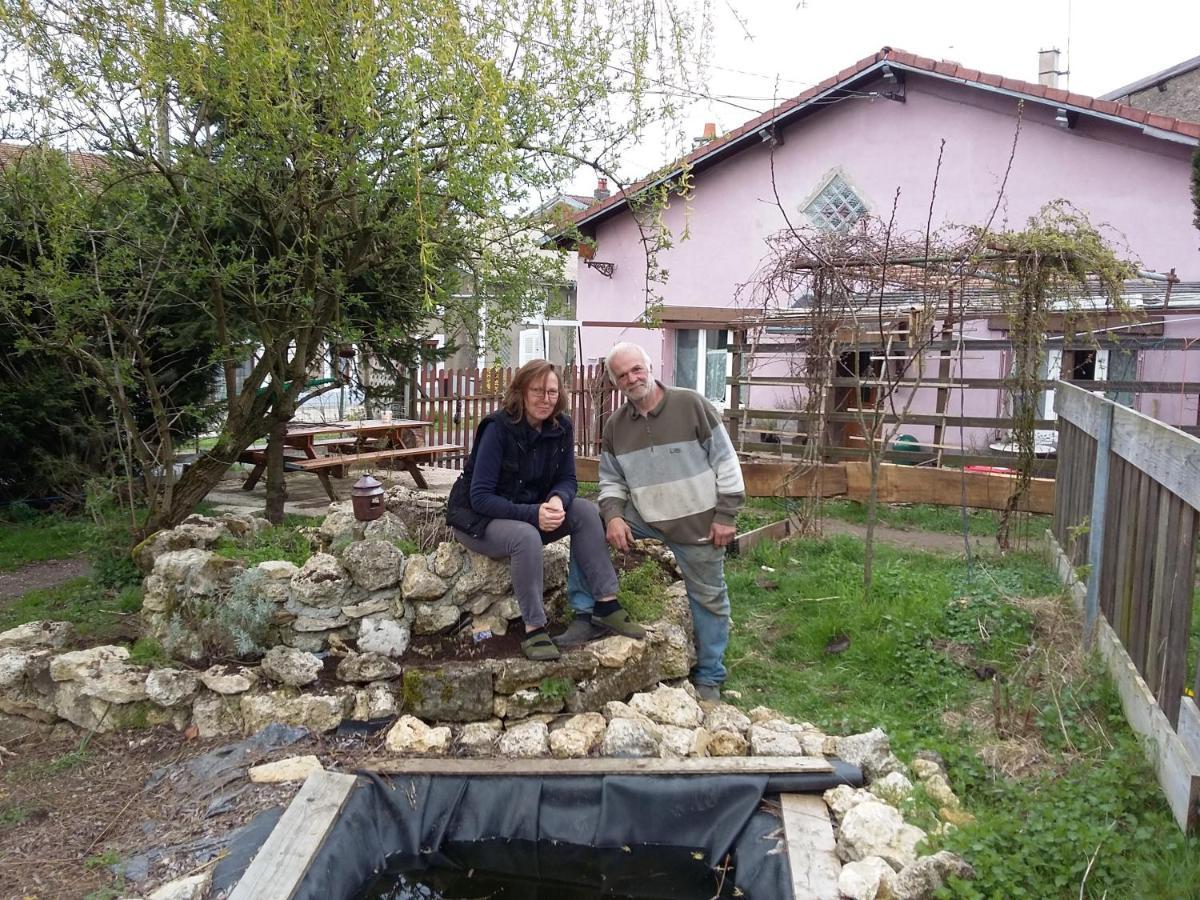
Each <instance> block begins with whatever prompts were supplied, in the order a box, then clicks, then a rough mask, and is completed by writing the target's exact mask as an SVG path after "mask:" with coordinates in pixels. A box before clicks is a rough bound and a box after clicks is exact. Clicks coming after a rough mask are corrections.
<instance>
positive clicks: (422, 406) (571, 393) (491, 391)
mask: <svg viewBox="0 0 1200 900" xmlns="http://www.w3.org/2000/svg"><path fill="white" fill-rule="evenodd" d="M514 374H515V370H514V369H511V368H506V369H500V368H494V369H446V368H434V367H427V368H423V369H419V370H417V371H415V372H414V373H413V379H412V380H413V384H414V385H415V387H416V390H415V391H414V399H413V401H412V406H411V409H410V410H409V415H411V416H412V417H413V418H415V419H423V420H425V421H429V422H432V423H433V426H432V427H431V428H430V429H429V432H428V439H429V441H430V442H431V443H435V444H461V445H462V446H463V447H464V448H465V449H464V451H463V453H462V455H461V456H458V457H453V458H447V459H445V460H444V461H443V462H442V463H440V464H441V465H444V466H446V467H448V468H454V469H461V468H462V467H463V465H464V464H465V463H466V458H467V456H468V455H469V454H470V452H471V448H472V447H473V446H474V444H475V428H476V427H477V426H478V425H479V423H480V422H481V421H482V420H483V418H484V417H485V416H487V415H488V414H489V413H491V412H493V411H494V410H496V409H499V408H500V406H501V405H502V404H503V402H504V395H505V393H506V391H507V390H508V386H509V385H510V384H511V383H512V379H513V375H514ZM562 374H563V384H562V388H563V389H564V390H565V391H566V395H567V406H566V412H567V414H568V415H569V416H570V417H571V421H572V423H574V427H575V454H576V456H595V455H597V454H599V452H600V432H601V429H602V427H603V425H604V422H605V421H606V420H607V418H608V416H610V415H611V414H612V412H613V410H614V409H616V407H617V405H619V403H618V400H617V396H616V391H615V390H614V389H613V387H612V384H611V383H610V382H609V381H608V378H607V376H606V375H605V373H604V367H603V366H599V365H596V366H568V367H567V368H565V369H564V370H563V371H562Z"/></svg>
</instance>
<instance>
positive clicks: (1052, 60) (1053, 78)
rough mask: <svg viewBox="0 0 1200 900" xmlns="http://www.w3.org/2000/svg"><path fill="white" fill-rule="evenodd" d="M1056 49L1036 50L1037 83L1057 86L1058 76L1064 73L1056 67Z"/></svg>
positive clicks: (1064, 73)
mask: <svg viewBox="0 0 1200 900" xmlns="http://www.w3.org/2000/svg"><path fill="white" fill-rule="evenodd" d="M1058 65H1059V63H1058V50H1057V48H1056V49H1053V50H1039V51H1038V84H1044V85H1045V86H1046V87H1052V88H1056V87H1058V76H1059V75H1066V74H1067V73H1066V72H1064V71H1062V70H1061V69H1060V68H1059V67H1058Z"/></svg>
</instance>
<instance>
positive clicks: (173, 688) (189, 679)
mask: <svg viewBox="0 0 1200 900" xmlns="http://www.w3.org/2000/svg"><path fill="white" fill-rule="evenodd" d="M199 689H200V677H199V676H198V675H197V674H196V673H195V672H189V671H187V670H185V669H153V670H151V672H150V674H149V675H147V676H146V696H147V697H148V698H149V699H150V700H151V701H153V702H154V703H157V704H158V705H159V706H178V705H180V704H181V703H191V701H192V698H193V697H195V696H196V691H198V690H199Z"/></svg>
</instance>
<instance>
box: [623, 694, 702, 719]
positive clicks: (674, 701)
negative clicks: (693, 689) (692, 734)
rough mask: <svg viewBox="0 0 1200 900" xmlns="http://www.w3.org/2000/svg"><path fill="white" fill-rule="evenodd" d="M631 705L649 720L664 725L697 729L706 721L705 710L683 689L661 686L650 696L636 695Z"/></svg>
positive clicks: (630, 701)
mask: <svg viewBox="0 0 1200 900" xmlns="http://www.w3.org/2000/svg"><path fill="white" fill-rule="evenodd" d="M629 705H630V706H631V707H632V708H633V709H635V710H637V711H638V712H640V713H641V714H642V715H644V716H646V717H647V718H649V719H651V720H653V721H655V722H660V723H662V724H663V725H674V726H676V727H678V728H696V727H698V726H699V725H700V723H701V722H703V721H704V710H702V709H701V708H700V704H699V703H697V702H696V701H695V700H693V699H692V697H691V696H690V695H689V694H688V692H687V691H685V690H683V689H682V688H672V687H666V686H665V685H660V686H659V687H658V688H656V689H655V690H654V691H651V692H650V693H648V694H634V695H633V697H632V698H630V700H629Z"/></svg>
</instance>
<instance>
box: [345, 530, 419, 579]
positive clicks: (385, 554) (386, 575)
mask: <svg viewBox="0 0 1200 900" xmlns="http://www.w3.org/2000/svg"><path fill="white" fill-rule="evenodd" d="M342 565H343V566H345V568H346V571H347V572H349V573H350V578H351V579H352V580H353V581H354V583H355V584H357V585H358V586H359V587H360V588H362V589H363V590H367V591H378V590H382V589H383V588H390V587H392V585H394V584H396V583H397V582H398V581H399V580H400V575H401V573H402V572H403V571H404V554H403V553H401V552H400V549H399V548H398V547H397V546H396V545H395V544H393V543H391V542H390V541H355V542H354V543H353V544H351V545H350V546H348V547H347V548H346V549H345V550H343V551H342Z"/></svg>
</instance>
